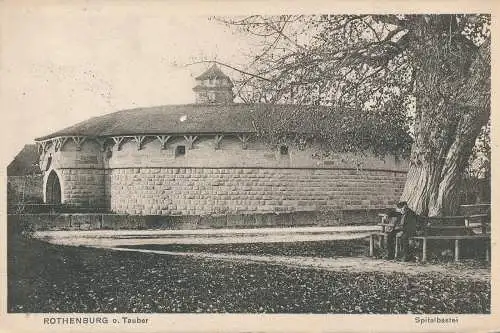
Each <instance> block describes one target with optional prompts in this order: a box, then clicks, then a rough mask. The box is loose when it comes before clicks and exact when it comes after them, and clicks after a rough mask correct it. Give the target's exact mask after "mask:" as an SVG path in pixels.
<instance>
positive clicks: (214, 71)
mask: <svg viewBox="0 0 500 333" xmlns="http://www.w3.org/2000/svg"><path fill="white" fill-rule="evenodd" d="M214 78H218V79H229V76H227V75H226V74H224V73H223V72H222V71H221V70H220V68H219V67H218V66H217V65H216V64H213V65H212V66H211V67H210V68H209V69H207V70H206V71H205V72H204V73H203V74H201V75H200V76H198V77H196V78H195V79H196V80H205V79H214Z"/></svg>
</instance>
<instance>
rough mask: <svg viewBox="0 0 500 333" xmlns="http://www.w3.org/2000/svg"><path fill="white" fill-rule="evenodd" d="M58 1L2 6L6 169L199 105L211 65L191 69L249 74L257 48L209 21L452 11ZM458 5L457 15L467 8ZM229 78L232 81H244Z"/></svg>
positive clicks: (430, 6)
mask: <svg viewBox="0 0 500 333" xmlns="http://www.w3.org/2000/svg"><path fill="white" fill-rule="evenodd" d="M57 1H59V0H46V1H45V2H46V3H49V4H46V3H44V4H43V5H36V3H35V2H32V3H31V4H29V2H28V0H18V1H15V2H14V1H10V2H9V1H6V0H5V1H1V2H0V110H1V113H2V115H3V117H2V118H1V119H2V122H1V125H2V126H1V129H2V130H1V131H0V135H2V138H1V139H2V145H1V148H2V154H1V156H2V163H3V167H5V166H6V165H7V164H8V163H10V161H11V160H12V159H13V158H14V156H15V155H16V154H17V153H18V152H19V151H20V150H21V149H22V147H23V146H24V145H25V144H27V143H34V139H35V138H36V137H39V136H44V135H47V134H50V133H52V132H54V131H57V130H60V129H62V128H64V127H67V126H71V125H73V124H75V123H77V122H80V121H83V120H86V119H88V118H90V117H94V116H99V115H103V114H106V113H110V112H114V111H118V110H122V109H128V108H135V107H146V106H154V105H165V104H183V103H192V102H194V93H193V91H192V87H193V86H194V84H195V83H194V77H196V76H197V75H199V74H201V73H202V72H203V71H204V70H205V69H206V68H207V67H208V66H209V64H197V65H191V66H186V65H187V64H189V63H192V62H194V61H197V60H200V59H204V60H218V61H221V62H224V63H229V64H231V65H234V66H236V67H242V66H243V65H244V64H245V63H246V62H247V61H248V58H247V57H245V55H246V54H249V53H251V52H252V50H253V49H254V48H253V46H252V44H251V41H249V40H246V39H245V38H244V37H243V36H242V35H241V34H239V33H237V32H235V31H231V30H229V28H227V27H225V26H224V25H222V24H220V23H218V22H216V21H214V20H209V17H210V14H211V15H215V14H217V15H235V14H239V15H242V14H245V13H248V12H249V11H250V10H251V12H252V13H264V14H280V13H285V12H288V13H341V12H342V11H343V12H346V11H347V12H349V13H354V12H367V11H372V12H380V11H384V10H385V11H387V10H390V11H392V12H398V11H399V12H406V11H410V12H413V11H422V10H424V11H430V10H432V11H433V12H438V11H439V10H440V11H447V10H448V8H449V7H446V6H444V7H439V6H438V7H436V4H435V3H434V2H432V1H427V2H424V3H420V2H419V5H418V6H420V7H422V8H419V7H418V6H417V7H415V9H411V8H410V5H412V6H413V5H415V3H417V2H406V1H401V2H398V1H394V2H391V3H390V6H388V4H387V3H385V5H384V2H372V1H365V2H363V1H359V2H358V1H357V2H352V1H347V0H345V1H343V2H342V1H340V0H338V1H336V2H331V1H319V2H318V1H314V0H305V1H303V2H299V1H292V2H290V1H287V2H284V3H281V4H280V3H279V2H277V1H275V2H269V1H267V2H266V1H258V0H253V1H252V6H250V7H248V4H247V3H243V2H225V1H204V2H193V1H191V2H187V3H188V4H187V5H186V1H184V2H177V1H174V0H172V1H163V2H162V1H126V0H120V1H111V0H109V1H104V0H102V1H94V2H90V1H85V2H81V1H77V0H75V1H72V2H62V0H61V1H59V2H57ZM457 1H458V0H455V2H454V3H456V4H457V8H465V7H464V5H463V4H462V6H461V7H460V6H459V5H458V3H457ZM464 1H465V0H464ZM464 1H462V2H463V3H469V2H467V1H465V2H464ZM272 3H274V5H270V4H272ZM339 3H342V4H341V7H338V4H339ZM367 3H368V5H367ZM192 4H195V5H192ZM305 4H307V6H306V5H305ZM335 4H337V5H335ZM347 5H348V6H349V8H348V9H346V8H347V7H345V6H347ZM231 6H233V7H231ZM336 6H337V7H336ZM384 6H385V8H384ZM339 8H340V9H339ZM475 11H478V10H475ZM200 13H203V14H200ZM223 70H224V71H225V72H226V73H227V74H228V75H230V76H233V77H234V76H235V75H236V74H237V73H234V72H231V71H230V70H229V69H224V68H223Z"/></svg>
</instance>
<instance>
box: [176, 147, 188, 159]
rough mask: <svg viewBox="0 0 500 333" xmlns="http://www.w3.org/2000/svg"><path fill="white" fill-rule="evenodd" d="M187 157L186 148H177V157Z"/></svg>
mask: <svg viewBox="0 0 500 333" xmlns="http://www.w3.org/2000/svg"><path fill="white" fill-rule="evenodd" d="M184 155H186V146H177V147H175V157H178V156H184Z"/></svg>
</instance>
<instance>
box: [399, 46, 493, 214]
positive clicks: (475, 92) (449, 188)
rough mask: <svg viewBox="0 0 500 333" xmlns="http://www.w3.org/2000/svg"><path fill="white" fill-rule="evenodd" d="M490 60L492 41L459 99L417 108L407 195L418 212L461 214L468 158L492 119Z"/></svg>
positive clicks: (476, 62) (474, 64) (404, 196)
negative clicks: (463, 180) (460, 198)
mask: <svg viewBox="0 0 500 333" xmlns="http://www.w3.org/2000/svg"><path fill="white" fill-rule="evenodd" d="M490 57H491V55H490V41H489V39H488V40H487V41H486V42H485V43H484V44H483V45H482V46H481V47H480V48H479V50H478V53H477V56H476V57H475V59H474V61H473V62H472V64H471V66H470V69H469V72H468V76H467V77H466V78H465V79H464V82H463V84H462V85H461V87H460V89H459V90H458V91H457V94H456V95H455V96H454V99H453V100H448V101H446V102H444V103H443V105H437V106H435V107H429V105H430V104H432V103H427V102H428V101H424V103H423V105H424V107H423V109H420V110H417V119H416V124H415V135H416V138H415V142H414V144H413V146H412V157H411V161H410V167H409V171H408V176H407V180H406V184H405V187H404V190H403V194H402V196H401V200H402V201H407V202H408V206H409V207H410V208H412V209H413V210H414V211H415V212H416V213H417V214H421V215H428V216H442V215H455V214H456V213H457V210H458V207H459V201H458V198H459V189H460V182H461V179H462V176H463V173H464V171H465V168H466V166H467V161H468V158H469V156H470V155H471V153H472V148H473V147H474V144H475V141H476V139H477V137H478V135H479V133H480V130H481V127H482V126H484V125H486V124H487V122H488V118H489V115H490ZM430 76H432V74H430ZM424 79H427V78H425V77H424ZM434 79H435V78H434ZM424 81H425V80H424ZM424 84H425V83H424ZM440 104H441V103H440ZM417 107H418V105H417ZM452 111H453V112H452ZM436 117H440V118H442V119H435V118H436Z"/></svg>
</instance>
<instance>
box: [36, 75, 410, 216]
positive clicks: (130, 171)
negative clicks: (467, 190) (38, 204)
mask: <svg viewBox="0 0 500 333" xmlns="http://www.w3.org/2000/svg"><path fill="white" fill-rule="evenodd" d="M196 81H197V85H196V86H195V88H194V89H193V90H194V91H195V93H196V103H195V104H189V105H169V106H158V107H147V108H138V109H132V110H124V111H119V112H115V113H111V114H107V115H104V116H100V117H95V118H91V119H88V120H86V121H83V122H81V123H79V124H76V125H74V126H71V127H68V128H65V129H63V130H60V131H58V132H55V133H52V134H50V135H47V136H44V137H41V138H37V139H36V142H37V144H38V148H39V152H40V167H41V169H42V170H43V173H44V177H43V179H44V180H43V194H44V200H45V202H47V203H56V204H57V203H63V204H69V205H78V206H83V207H99V208H101V209H102V208H105V209H107V210H109V211H110V212H113V213H119V214H131V215H162V216H209V215H248V214H265V213H273V214H282V213H294V212H308V211H317V210H323V211H342V210H343V211H348V210H373V209H379V208H384V207H387V206H388V205H391V204H392V203H394V202H395V201H397V200H398V198H399V196H400V194H401V191H402V188H403V185H404V181H405V178H406V168H407V166H406V163H404V162H401V161H398V160H396V159H395V158H394V157H386V158H384V159H380V158H377V157H375V156H371V155H368V156H363V157H361V158H360V157H356V156H354V155H352V154H333V155H329V156H328V157H327V158H322V157H318V155H317V154H315V152H317V150H318V149H320V148H319V146H318V147H316V146H315V143H314V142H311V143H310V144H308V145H306V146H304V147H300V148H299V147H297V146H294V145H288V144H287V142H283V143H282V144H280V145H277V146H272V147H271V146H269V145H268V144H266V143H265V142H263V141H262V140H260V139H259V137H258V136H257V135H255V134H256V133H255V132H256V129H255V126H254V125H255V124H254V123H253V121H252V115H255V114H258V112H264V113H265V112H276V111H279V112H286V111H287V110H288V109H289V110H295V109H297V108H299V106H292V105H268V104H237V103H233V92H232V87H233V85H232V83H231V80H230V79H229V77H227V76H226V75H225V74H224V73H222V71H221V70H220V69H219V68H218V67H216V66H215V65H214V66H212V67H211V68H210V69H209V70H208V71H207V72H205V73H204V74H202V75H201V76H199V77H198V78H196Z"/></svg>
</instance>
